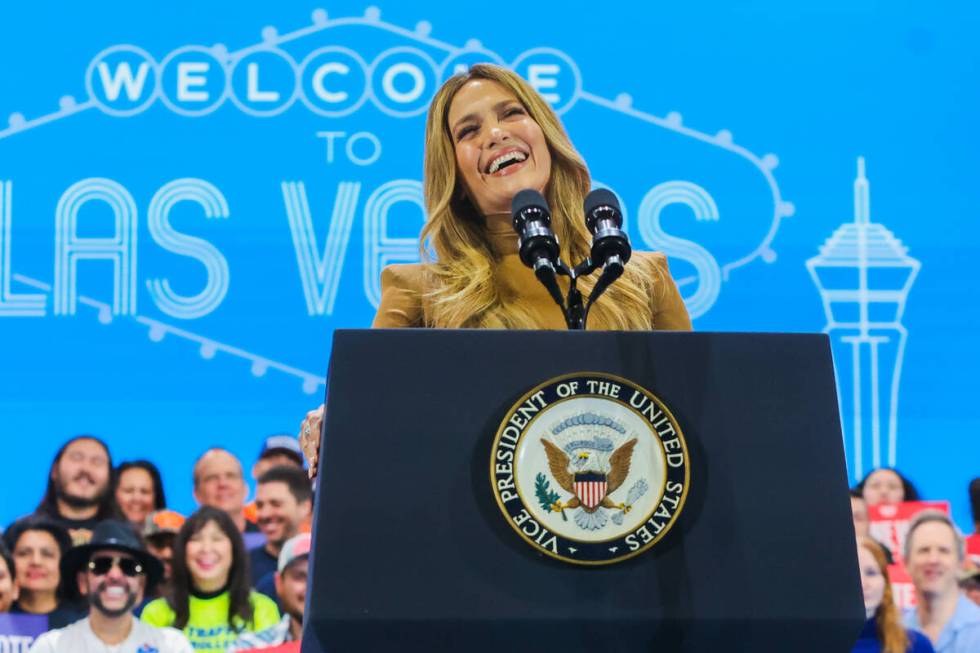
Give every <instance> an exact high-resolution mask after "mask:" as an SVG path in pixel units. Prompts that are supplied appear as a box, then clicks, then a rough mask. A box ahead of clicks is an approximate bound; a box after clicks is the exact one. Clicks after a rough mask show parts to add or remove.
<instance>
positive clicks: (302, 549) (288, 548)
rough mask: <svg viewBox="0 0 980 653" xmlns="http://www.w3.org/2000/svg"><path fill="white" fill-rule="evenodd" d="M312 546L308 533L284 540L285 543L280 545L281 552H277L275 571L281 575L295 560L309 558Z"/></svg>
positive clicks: (311, 539)
mask: <svg viewBox="0 0 980 653" xmlns="http://www.w3.org/2000/svg"><path fill="white" fill-rule="evenodd" d="M312 545H313V538H312V537H310V534H309V533H300V534H299V535H297V536H295V537H293V538H291V539H288V540H286V543H285V544H283V545H282V551H280V552H279V564H278V566H277V568H276V569H277V571H278V572H279V573H280V574H281V573H282V572H283V571H284V570H285V569H286V567H288V566H289V565H291V564H293V562H295V561H296V560H299V559H300V558H306V557H309V555H310V547H311V546H312Z"/></svg>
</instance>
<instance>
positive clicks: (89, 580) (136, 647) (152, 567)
mask: <svg viewBox="0 0 980 653" xmlns="http://www.w3.org/2000/svg"><path fill="white" fill-rule="evenodd" d="M162 574H163V566H162V565H161V564H160V563H159V562H158V561H157V560H156V558H154V557H153V556H151V555H150V554H149V553H147V552H146V550H145V549H144V548H143V546H142V544H141V543H140V541H139V538H138V537H137V536H136V533H135V532H134V531H133V530H132V529H131V528H130V527H129V525H127V524H124V523H123V522H119V521H114V520H106V521H103V522H101V523H99V524H98V525H97V526H96V527H95V531H94V533H93V535H92V540H91V542H89V544H87V545H85V546H80V547H76V548H74V549H70V550H69V551H68V553H66V554H65V556H64V557H63V558H62V559H61V577H62V578H65V579H71V578H74V579H76V580H77V582H78V588H79V590H80V591H81V593H82V595H83V596H85V597H86V598H87V599H88V602H89V606H90V607H89V613H88V617H86V618H85V619H82V620H80V621H76V622H75V623H73V624H71V625H70V626H67V627H65V628H59V629H57V630H52V631H50V632H47V633H45V634H43V635H41V636H40V637H39V638H38V639H37V640H36V641H35V642H34V645H33V646H32V647H31V650H30V653H193V649H192V648H191V645H190V642H188V641H187V638H186V637H184V635H183V633H181V632H180V631H178V630H175V629H173V628H154V627H153V626H149V625H147V624H145V623H143V622H141V621H139V620H138V619H135V618H134V617H133V613H132V610H133V607H134V606H136V605H137V604H138V603H139V602H140V600H141V599H142V598H143V593H144V591H146V589H147V587H152V586H153V585H154V584H155V583H156V582H157V581H159V580H160V577H161V576H162Z"/></svg>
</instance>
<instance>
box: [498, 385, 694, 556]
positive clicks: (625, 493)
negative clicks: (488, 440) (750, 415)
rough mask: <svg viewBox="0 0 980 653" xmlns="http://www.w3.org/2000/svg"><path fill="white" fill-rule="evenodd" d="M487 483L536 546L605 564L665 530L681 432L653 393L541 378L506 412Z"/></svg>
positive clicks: (679, 489)
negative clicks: (488, 482) (543, 380)
mask: <svg viewBox="0 0 980 653" xmlns="http://www.w3.org/2000/svg"><path fill="white" fill-rule="evenodd" d="M490 480H491V484H492V486H493V492H494V494H495V495H496V498H497V504H498V505H499V506H500V509H501V510H502V511H503V513H504V516H505V517H506V518H507V522H508V523H509V524H510V525H511V527H512V528H513V529H514V530H515V531H517V533H518V534H519V535H520V536H521V537H522V538H523V539H524V540H525V541H526V542H528V543H529V544H531V545H532V546H533V547H535V548H536V549H538V550H539V551H541V552H543V553H545V554H547V555H549V556H552V557H554V558H558V559H560V560H564V561H566V562H572V563H576V564H582V565H603V564H610V563H614V562H619V561H621V560H625V559H626V558H631V557H633V556H635V555H638V554H640V553H642V552H643V551H646V550H647V549H649V548H650V547H651V546H653V545H654V544H655V543H656V542H657V541H658V540H660V539H661V538H662V537H663V536H664V535H665V534H666V533H667V531H669V530H670V528H671V526H673V524H674V522H675V521H676V520H677V516H678V515H679V514H680V511H681V509H682V508H683V506H684V500H685V499H686V497H687V488H688V485H689V482H690V468H689V464H688V453H687V445H686V444H685V442H684V436H683V434H682V433H681V428H680V426H679V425H678V423H677V420H676V419H674V416H673V415H671V413H670V411H669V410H668V409H667V407H666V406H664V404H663V402H661V401H660V400H659V399H658V398H657V397H655V396H654V395H653V394H652V393H651V392H649V391H648V390H646V389H644V388H642V387H640V386H638V385H636V384H634V383H632V382H630V381H628V380H626V379H623V378H619V377H615V376H611V375H609V374H601V373H596V372H581V373H576V374H570V375H566V376H562V377H558V378H555V379H552V380H550V381H547V382H545V383H542V384H541V385H539V386H538V387H536V388H534V389H533V390H531V391H530V392H528V393H527V394H526V395H524V396H523V397H522V398H521V399H520V400H519V401H518V402H517V403H516V404H514V406H513V407H511V409H510V410H509V411H508V412H507V414H506V416H505V417H504V420H503V422H502V423H501V424H500V428H499V429H498V430H497V435H496V437H495V438H494V441H493V451H492V453H491V457H490Z"/></svg>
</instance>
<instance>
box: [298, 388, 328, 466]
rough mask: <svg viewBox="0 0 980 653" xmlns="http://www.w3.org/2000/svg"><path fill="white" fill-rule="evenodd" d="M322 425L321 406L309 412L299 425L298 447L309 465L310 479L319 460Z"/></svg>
mask: <svg viewBox="0 0 980 653" xmlns="http://www.w3.org/2000/svg"><path fill="white" fill-rule="evenodd" d="M322 425H323V404H320V407H319V408H317V409H316V410H311V411H310V412H308V413H307V414H306V419H304V420H303V423H302V424H301V425H300V429H299V446H300V447H302V449H303V455H304V456H306V460H307V462H309V464H310V478H313V477H314V476H316V472H317V465H318V464H319V462H320V460H319V458H320V429H321V427H322Z"/></svg>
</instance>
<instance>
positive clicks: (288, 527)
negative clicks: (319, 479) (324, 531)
mask: <svg viewBox="0 0 980 653" xmlns="http://www.w3.org/2000/svg"><path fill="white" fill-rule="evenodd" d="M255 507H256V514H257V516H258V524H259V530H261V531H262V534H263V535H265V543H264V544H262V545H261V546H257V547H255V548H254V549H252V550H250V551H249V552H248V557H249V570H250V571H251V574H252V585H253V586H254V587H255V589H257V590H258V591H260V592H262V593H263V594H270V593H271V591H272V589H271V585H272V582H271V581H272V574H273V572H275V571H276V566H277V562H278V559H279V552H280V551H281V550H282V546H283V544H285V543H286V540H288V539H289V538H291V537H293V536H294V535H296V534H297V533H299V532H300V530H301V529H300V527H301V526H302V525H303V523H304V522H306V520H307V519H308V518H309V516H310V512H311V511H312V510H313V489H312V488H311V487H310V479H309V477H307V475H306V472H304V471H303V470H302V469H301V468H299V467H294V466H281V467H273V468H272V469H270V470H268V471H266V472H265V473H264V474H262V476H260V477H259V484H258V488H257V489H256V491H255ZM263 578H265V584H263Z"/></svg>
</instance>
